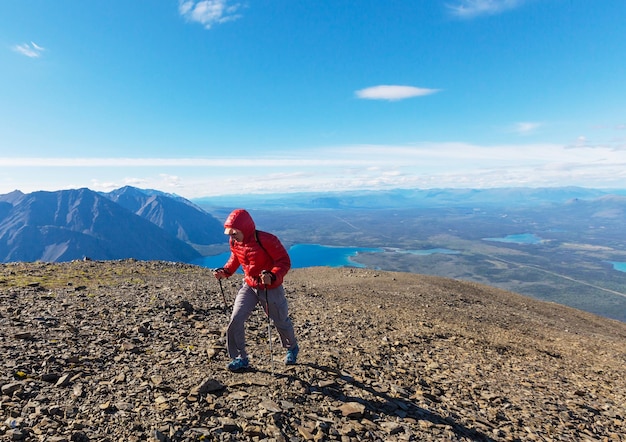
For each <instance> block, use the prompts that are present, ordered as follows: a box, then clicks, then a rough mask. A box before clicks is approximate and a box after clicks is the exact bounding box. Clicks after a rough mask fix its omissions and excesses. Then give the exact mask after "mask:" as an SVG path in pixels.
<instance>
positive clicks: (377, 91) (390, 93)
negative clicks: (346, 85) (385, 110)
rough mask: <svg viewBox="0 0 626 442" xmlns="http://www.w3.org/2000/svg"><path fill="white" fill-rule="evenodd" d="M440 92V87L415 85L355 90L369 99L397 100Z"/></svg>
mask: <svg viewBox="0 0 626 442" xmlns="http://www.w3.org/2000/svg"><path fill="white" fill-rule="evenodd" d="M436 92H439V89H426V88H420V87H414V86H395V85H380V86H372V87H368V88H365V89H361V90H358V91H356V92H355V95H356V96H357V97H358V98H364V99H367V100H388V101H397V100H404V99H405V98H412V97H422V96H424V95H430V94H434V93H436Z"/></svg>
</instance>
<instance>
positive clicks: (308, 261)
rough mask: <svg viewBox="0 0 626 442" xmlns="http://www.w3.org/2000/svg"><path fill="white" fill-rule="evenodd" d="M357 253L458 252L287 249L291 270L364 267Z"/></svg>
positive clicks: (217, 262)
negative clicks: (358, 259) (322, 267)
mask: <svg viewBox="0 0 626 442" xmlns="http://www.w3.org/2000/svg"><path fill="white" fill-rule="evenodd" d="M359 253H406V254H411V255H421V256H426V255H433V254H437V253H441V254H446V255H453V254H458V253H459V252H457V251H455V250H449V249H443V248H441V249H439V248H437V249H424V250H402V249H380V248H368V247H335V246H323V245H320V244H296V245H293V246H291V247H290V248H289V257H290V258H291V266H292V267H293V268H302V267H316V266H328V267H365V266H364V265H363V264H360V263H358V262H356V261H354V260H353V259H352V258H354V257H356V256H357V255H358V254H359ZM229 256H230V252H224V253H221V254H219V255H214V256H205V257H203V258H201V259H199V260H196V261H194V262H192V264H195V265H199V266H202V267H209V268H217V267H222V266H223V265H224V264H225V263H226V261H227V260H228V258H229Z"/></svg>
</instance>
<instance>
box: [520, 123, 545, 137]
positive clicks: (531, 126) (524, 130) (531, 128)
mask: <svg viewBox="0 0 626 442" xmlns="http://www.w3.org/2000/svg"><path fill="white" fill-rule="evenodd" d="M541 126H543V123H539V122H533V121H520V122H519V123H515V126H514V127H513V132H515V133H517V134H519V135H531V134H533V133H534V132H536V131H537V129H539V128H540V127H541Z"/></svg>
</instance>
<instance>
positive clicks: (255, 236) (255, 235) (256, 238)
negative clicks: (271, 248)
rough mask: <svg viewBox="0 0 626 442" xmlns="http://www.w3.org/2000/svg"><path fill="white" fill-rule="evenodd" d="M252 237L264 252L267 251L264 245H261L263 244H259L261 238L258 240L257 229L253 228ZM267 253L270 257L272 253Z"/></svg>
mask: <svg viewBox="0 0 626 442" xmlns="http://www.w3.org/2000/svg"><path fill="white" fill-rule="evenodd" d="M254 239H255V240H256V242H257V244H258V245H259V246H260V247H261V248H262V249H263V251H264V252H265V253H267V250H265V247H263V244H261V240H259V231H258V230H255V231H254ZM267 255H268V256H269V257H270V258H271V257H272V255H270V254H269V253H267Z"/></svg>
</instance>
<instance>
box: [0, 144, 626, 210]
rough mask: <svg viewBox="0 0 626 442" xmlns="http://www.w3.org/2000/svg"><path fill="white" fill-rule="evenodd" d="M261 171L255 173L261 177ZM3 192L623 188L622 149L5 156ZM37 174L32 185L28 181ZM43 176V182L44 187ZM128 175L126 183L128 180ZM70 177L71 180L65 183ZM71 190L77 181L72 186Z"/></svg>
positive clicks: (454, 147) (0, 164)
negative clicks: (124, 188) (132, 188)
mask: <svg viewBox="0 0 626 442" xmlns="http://www.w3.org/2000/svg"><path fill="white" fill-rule="evenodd" d="M260 170H262V171H263V172H262V173H259V171H260ZM0 176H5V180H4V181H5V182H0V194H1V193H7V192H10V191H12V190H14V189H15V188H19V189H20V190H22V191H34V190H44V189H43V188H44V185H43V184H42V183H45V188H46V189H45V190H59V189H61V188H72V187H74V188H75V187H83V186H86V185H90V186H91V188H93V189H94V190H112V189H113V188H119V187H122V186H124V185H127V184H130V185H134V186H136V187H142V188H152V189H157V190H162V191H165V192H171V191H172V189H175V191H176V193H177V194H179V195H182V196H185V197H188V198H196V197H200V196H206V195H226V194H232V193H267V192H296V191H300V192H301V191H336V190H358V189H390V188H398V187H405V188H409V187H414V188H435V187H439V188H443V187H449V188H459V187H466V188H486V187H516V186H529V187H539V186H570V185H574V186H582V187H612V188H624V187H626V150H623V149H621V150H620V149H616V148H615V146H614V145H611V144H608V143H607V144H605V145H600V144H594V143H591V142H590V141H589V140H588V139H586V138H584V137H581V138H580V139H578V140H576V142H575V143H572V144H571V145H561V144H546V143H544V144H539V143H537V144H531V143H525V144H522V143H520V144H511V145H494V146H488V145H476V144H469V143H461V142H448V143H416V144H414V145H349V146H328V147H324V148H317V149H311V150H301V151H300V150H292V151H289V152H273V154H271V155H266V156H263V157H261V158H253V159H249V160H244V159H242V158H240V157H219V158H209V157H205V158H130V159H129V158H8V157H5V158H2V157H0ZM35 176H36V177H39V178H38V181H36V182H33V179H32V177H35ZM42 177H48V178H47V181H44V180H43V178H42ZM128 177H133V178H128ZM68 180H71V182H69V181H68ZM77 183H82V184H79V185H76V184H77Z"/></svg>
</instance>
